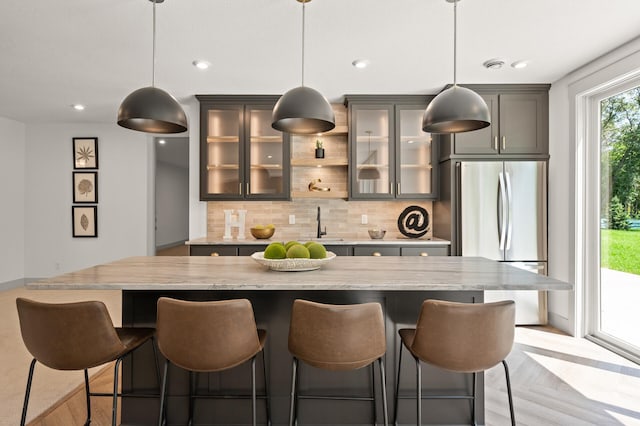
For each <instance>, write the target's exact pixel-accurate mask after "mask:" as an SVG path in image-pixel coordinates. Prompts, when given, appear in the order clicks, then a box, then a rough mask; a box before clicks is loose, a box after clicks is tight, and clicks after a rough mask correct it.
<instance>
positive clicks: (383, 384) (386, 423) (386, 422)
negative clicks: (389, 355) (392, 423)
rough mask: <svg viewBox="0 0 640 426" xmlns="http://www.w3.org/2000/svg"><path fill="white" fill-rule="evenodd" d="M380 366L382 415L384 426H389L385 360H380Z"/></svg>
mask: <svg viewBox="0 0 640 426" xmlns="http://www.w3.org/2000/svg"><path fill="white" fill-rule="evenodd" d="M378 365H379V367H380V387H381V388H382V414H383V417H384V426H389V413H388V412H387V379H386V377H385V376H386V374H385V371H384V360H383V359H382V357H380V358H378ZM374 397H375V395H374Z"/></svg>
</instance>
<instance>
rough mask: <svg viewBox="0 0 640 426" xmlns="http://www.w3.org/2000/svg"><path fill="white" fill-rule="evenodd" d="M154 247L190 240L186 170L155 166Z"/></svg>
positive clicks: (163, 164) (160, 165)
mask: <svg viewBox="0 0 640 426" xmlns="http://www.w3.org/2000/svg"><path fill="white" fill-rule="evenodd" d="M156 164H157V165H156V225H157V230H156V242H155V245H156V247H165V246H168V245H171V244H173V243H177V242H181V241H185V240H187V239H189V169H187V168H183V167H177V166H175V165H172V164H168V163H163V162H157V163H156Z"/></svg>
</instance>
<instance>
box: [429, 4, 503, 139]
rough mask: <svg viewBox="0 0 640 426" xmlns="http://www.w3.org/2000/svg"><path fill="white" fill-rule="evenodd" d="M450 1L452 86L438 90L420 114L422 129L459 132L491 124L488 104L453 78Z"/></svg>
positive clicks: (455, 22) (454, 13)
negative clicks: (439, 91) (436, 94)
mask: <svg viewBox="0 0 640 426" xmlns="http://www.w3.org/2000/svg"><path fill="white" fill-rule="evenodd" d="M446 1H447V2H448V3H453V86H452V87H450V88H448V89H446V90H444V91H442V92H441V93H440V94H438V96H436V97H435V98H434V99H433V100H432V101H431V102H430V103H429V105H428V106H427V109H426V110H425V112H424V116H423V117H422V130H424V131H425V132H429V133H461V132H469V131H472V130H479V129H482V128H484V127H487V126H489V125H490V124H491V121H490V118H489V108H488V107H487V104H486V103H485V101H484V99H482V98H481V97H480V95H478V94H477V93H476V92H474V91H473V90H470V89H467V88H466V87H460V86H458V85H457V82H456V59H457V58H456V56H457V53H458V52H457V46H456V44H457V43H456V42H457V40H456V37H457V9H458V1H460V0H446Z"/></svg>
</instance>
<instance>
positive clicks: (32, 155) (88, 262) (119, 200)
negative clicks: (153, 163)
mask: <svg viewBox="0 0 640 426" xmlns="http://www.w3.org/2000/svg"><path fill="white" fill-rule="evenodd" d="M94 136H95V137H97V138H98V155H99V170H98V197H99V199H98V238H73V237H72V233H71V206H72V201H73V197H72V185H71V177H72V171H73V150H72V138H73V137H94ZM26 140H27V148H26V161H25V174H26V178H25V189H26V191H25V206H26V207H25V219H24V234H25V252H26V253H27V254H26V259H25V276H28V277H46V276H51V275H56V274H60V273H63V272H68V271H72V270H77V269H80V268H85V267H88V266H92V265H95V264H99V263H104V262H109V261H112V260H116V259H120V258H123V257H127V256H137V255H146V254H147V253H148V221H147V219H148V217H149V212H148V209H149V202H148V198H149V188H150V187H152V186H150V184H149V173H148V168H149V157H150V155H149V151H150V150H151V143H152V142H151V138H150V137H149V136H147V135H146V134H145V133H140V132H134V131H131V130H127V129H123V128H120V127H118V126H117V125H116V124H115V123H114V124H103V123H100V124H33V125H29V126H27V131H26Z"/></svg>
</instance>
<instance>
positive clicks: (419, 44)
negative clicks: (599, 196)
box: [0, 0, 640, 123]
mask: <svg viewBox="0 0 640 426" xmlns="http://www.w3.org/2000/svg"><path fill="white" fill-rule="evenodd" d="M156 8H157V21H156V22H157V51H156V86H157V87H160V88H162V89H164V90H167V91H168V92H170V93H171V94H173V95H174V96H175V97H176V98H178V100H180V101H181V102H189V101H192V100H193V95H194V94H280V93H284V92H285V91H287V90H288V89H291V88H293V87H296V86H299V85H300V83H301V52H300V50H301V9H302V5H301V3H299V2H297V1H295V0H166V1H165V2H164V3H162V4H159V5H157V6H156ZM152 10H153V6H152V4H151V2H150V1H148V0H114V1H96V0H89V1H87V0H58V1H45V0H36V1H18V0H14V1H8V0H3V1H1V2H0V53H1V59H0V116H1V117H7V118H11V119H14V120H18V121H22V122H25V123H33V122H115V118H116V113H117V109H118V106H119V104H120V102H121V101H122V99H124V97H125V96H127V95H128V94H129V93H130V92H132V91H133V90H135V89H138V88H140V87H144V86H148V85H150V84H151V56H152V55H151V50H152V49H151V47H152ZM639 24H640V1H638V0H517V1H515V0H462V1H461V2H460V3H459V6H458V82H460V83H552V82H554V81H557V80H558V79H560V78H561V77H563V76H564V75H566V74H567V73H569V72H570V71H572V70H574V69H576V68H578V67H580V66H582V65H584V64H585V63H587V62H589V61H591V60H593V59H595V58H597V57H599V56H601V55H603V54H605V53H606V52H608V51H610V50H612V49H614V48H616V47H618V46H619V45H621V44H623V43H625V42H628V41H630V40H632V39H634V38H636V37H638V36H640V25H639ZM452 46H453V6H452V4H451V3H448V2H446V1H445V0H314V1H312V2H311V3H308V4H307V6H306V50H305V85H307V86H310V87H313V88H315V89H317V90H319V91H320V92H321V93H323V94H324V95H325V96H326V97H327V98H328V99H329V100H330V101H332V102H339V101H340V100H341V97H342V95H344V94H352V93H372V94H373V93H377V94H379V93H393V94H424V93H437V92H438V91H439V90H440V89H442V87H443V86H444V85H445V84H447V83H451V82H452V80H453V48H452ZM496 57H499V58H504V59H505V60H506V63H507V65H506V66H505V67H503V68H502V69H500V70H488V69H485V68H484V67H483V66H482V63H483V62H484V61H486V60H488V59H491V58H496ZM358 58H366V59H368V60H369V61H370V65H369V67H368V68H366V69H356V68H355V67H353V66H352V65H351V63H352V61H353V60H355V59H358ZM195 59H204V60H207V61H209V62H210V63H211V68H209V69H208V70H207V71H200V70H198V69H196V68H195V67H194V66H193V65H192V61H193V60H195ZM516 60H528V61H530V65H529V66H528V67H527V68H524V69H519V70H516V69H513V68H511V67H510V66H509V64H510V63H511V62H513V61H516ZM75 103H81V104H85V105H86V109H85V110H84V111H82V112H78V111H75V110H73V109H72V108H71V107H70V106H71V105H72V104H75Z"/></svg>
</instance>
